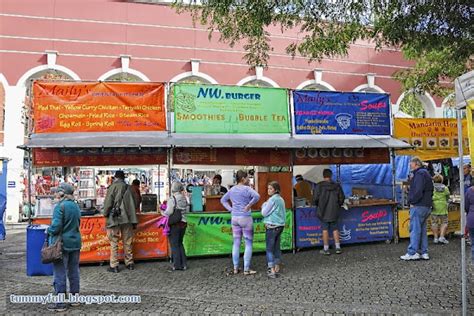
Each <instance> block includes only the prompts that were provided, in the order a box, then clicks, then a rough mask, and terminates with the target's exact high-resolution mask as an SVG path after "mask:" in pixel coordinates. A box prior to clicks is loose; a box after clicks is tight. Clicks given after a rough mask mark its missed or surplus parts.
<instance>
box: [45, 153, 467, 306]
mask: <svg viewBox="0 0 474 316" xmlns="http://www.w3.org/2000/svg"><path fill="white" fill-rule="evenodd" d="M410 167H411V170H412V172H411V176H410V190H409V202H410V243H409V245H408V249H407V253H406V254H405V255H403V256H401V257H400V258H401V259H402V260H406V261H408V260H420V259H422V260H429V259H430V257H429V254H428V235H427V223H428V218H429V217H431V223H432V227H431V229H432V232H433V238H434V239H433V241H434V243H436V244H438V243H439V244H447V243H448V240H447V239H446V233H447V224H448V222H447V221H448V220H447V218H448V201H449V196H450V193H449V189H448V188H447V187H446V186H445V185H444V184H443V177H442V176H441V175H439V174H437V175H435V176H434V177H432V176H431V175H430V174H429V172H428V171H427V169H426V167H425V166H424V164H423V162H422V161H421V160H420V159H419V158H416V157H415V158H413V159H412V160H411V162H410ZM464 170H465V192H466V203H465V205H466V213H467V230H468V231H469V233H470V236H471V238H473V239H474V187H472V184H473V183H472V176H471V167H470V165H466V166H465V167H464ZM114 178H115V180H114V182H113V183H112V184H111V185H110V187H109V188H108V190H107V196H106V198H105V204H104V210H103V212H104V213H103V215H104V216H105V217H106V224H107V236H108V239H109V241H110V245H111V251H110V263H109V267H108V269H107V270H108V271H109V272H112V273H119V272H120V268H119V260H118V244H119V241H120V239H122V242H123V246H124V259H125V260H124V261H125V267H126V268H127V269H129V270H134V269H135V264H134V260H133V253H132V240H133V235H134V231H135V229H136V228H137V224H138V220H137V215H136V213H137V211H138V210H139V206H140V201H139V197H140V194H139V192H140V190H139V187H138V186H139V185H140V182H139V181H133V182H132V185H131V186H129V185H127V183H126V182H125V174H124V173H123V171H117V172H116V173H115V176H114ZM303 181H305V180H304V179H303V178H302V177H298V178H297V185H296V186H295V190H299V191H300V192H299V193H298V194H301V195H302V196H306V197H305V198H306V199H311V202H312V203H313V205H316V206H317V216H318V218H319V219H320V220H321V223H322V231H323V245H324V246H323V249H322V250H321V253H322V254H323V255H330V254H331V252H330V245H329V233H330V231H332V233H333V239H334V249H335V253H336V254H341V253H342V249H341V244H340V238H339V230H338V221H339V218H340V216H341V212H342V207H343V204H344V200H345V196H344V193H343V190H342V188H341V185H340V184H339V183H337V182H335V181H334V180H333V173H332V171H331V170H330V169H325V170H324V171H323V181H321V182H320V183H318V184H317V186H316V188H315V190H314V191H311V193H312V194H311V196H309V194H308V193H307V192H306V191H308V189H309V188H308V187H307V186H306V184H304V183H303ZM236 182H237V184H236V185H234V186H233V187H232V188H231V189H230V190H228V191H227V189H226V188H224V187H222V188H223V189H222V190H221V193H222V198H221V203H222V205H223V206H224V207H225V209H227V211H229V212H230V213H231V218H232V219H231V225H232V235H233V247H232V264H233V267H232V270H231V271H230V273H229V274H232V275H237V274H239V273H242V274H243V275H245V276H248V275H254V274H256V273H257V271H256V270H254V269H252V264H251V262H252V252H253V236H254V226H253V218H252V213H251V209H252V207H253V206H254V205H255V204H256V203H257V202H258V201H259V200H260V195H259V194H258V192H256V191H255V190H254V189H253V188H252V187H251V186H250V185H249V184H250V179H249V175H248V173H247V172H246V171H244V170H239V171H237V173H236ZM212 183H213V184H215V185H220V184H221V183H222V178H221V177H220V176H219V175H216V176H215V177H214V178H213V180H212ZM298 183H299V184H300V185H298ZM224 189H225V190H224ZM267 193H268V196H269V199H268V200H267V201H266V202H265V203H263V205H262V209H261V214H262V216H263V222H264V224H265V228H266V231H265V236H266V258H267V276H268V277H269V278H272V279H273V278H277V277H278V276H279V275H280V273H281V259H282V257H281V248H280V243H281V236H282V232H283V231H284V229H285V212H286V207H285V201H284V199H283V198H282V197H281V194H280V193H281V187H280V184H279V183H278V182H275V181H272V182H270V183H268V186H267ZM55 194H56V198H57V199H58V200H59V203H58V204H57V206H56V208H55V210H54V214H53V219H52V223H51V226H50V227H49V228H48V230H47V233H48V235H49V239H50V244H53V243H54V242H55V241H56V240H57V238H58V237H59V236H61V237H62V240H63V259H62V260H61V261H58V262H55V263H54V289H55V292H56V293H66V290H67V289H66V279H68V280H69V286H70V289H69V292H70V293H72V294H75V293H79V289H80V286H79V284H80V277H79V253H80V249H81V235H80V230H79V223H80V210H79V207H78V205H77V203H75V201H74V186H72V185H71V184H69V183H67V182H63V183H60V184H59V186H58V188H57V189H56V190H55ZM189 211H190V203H189V199H188V197H187V191H186V188H185V186H184V185H183V183H182V182H181V181H174V182H173V183H172V186H171V192H170V197H169V199H168V203H167V205H166V207H165V208H164V209H162V214H163V215H164V216H165V217H166V219H167V221H168V226H169V234H168V238H169V242H170V246H171V262H172V265H171V267H170V269H169V271H170V272H176V271H185V270H187V269H188V265H187V260H186V252H185V248H184V246H183V240H184V236H185V233H186V228H187V220H186V217H187V214H188V212H189ZM242 238H243V240H244V244H245V251H244V255H243V270H241V262H240V261H241V260H240V246H241V243H242ZM472 252H473V259H474V247H473V248H472ZM473 262H474V261H473ZM48 308H49V309H50V310H54V311H63V310H65V309H67V306H66V305H65V304H62V303H55V304H52V305H50V306H49V307H48Z"/></svg>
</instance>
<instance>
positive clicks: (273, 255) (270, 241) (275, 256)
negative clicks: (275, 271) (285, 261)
mask: <svg viewBox="0 0 474 316" xmlns="http://www.w3.org/2000/svg"><path fill="white" fill-rule="evenodd" d="M284 228H285V227H284V226H278V227H275V228H267V230H266V231H265V241H266V244H267V262H268V267H269V268H274V267H275V265H276V264H280V262H281V249H280V240H281V233H282V232H283V229H284Z"/></svg>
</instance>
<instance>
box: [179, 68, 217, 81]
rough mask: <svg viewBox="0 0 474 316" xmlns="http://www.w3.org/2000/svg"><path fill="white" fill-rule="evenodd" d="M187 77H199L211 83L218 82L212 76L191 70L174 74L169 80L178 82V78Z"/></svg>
mask: <svg viewBox="0 0 474 316" xmlns="http://www.w3.org/2000/svg"><path fill="white" fill-rule="evenodd" d="M188 77H200V78H202V79H204V80H207V81H208V82H210V83H211V84H218V82H217V80H216V79H214V78H212V77H211V76H209V75H207V74H205V73H202V72H192V71H188V72H183V73H181V74H179V75H176V76H174V77H173V78H172V79H171V80H170V82H173V83H175V82H178V81H180V80H183V79H186V78H188Z"/></svg>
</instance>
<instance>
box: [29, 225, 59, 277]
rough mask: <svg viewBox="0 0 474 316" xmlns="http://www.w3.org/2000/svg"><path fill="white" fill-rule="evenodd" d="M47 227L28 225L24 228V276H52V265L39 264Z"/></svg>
mask: <svg viewBox="0 0 474 316" xmlns="http://www.w3.org/2000/svg"><path fill="white" fill-rule="evenodd" d="M47 228H48V225H29V226H28V227H27V228H26V275H28V276H35V275H53V264H52V263H49V264H42V263H41V248H43V244H44V240H45V238H46V234H45V231H46V229H47Z"/></svg>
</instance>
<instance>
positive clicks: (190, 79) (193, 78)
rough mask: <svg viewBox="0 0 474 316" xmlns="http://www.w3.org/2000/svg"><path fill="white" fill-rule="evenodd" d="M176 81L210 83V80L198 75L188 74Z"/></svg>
mask: <svg viewBox="0 0 474 316" xmlns="http://www.w3.org/2000/svg"><path fill="white" fill-rule="evenodd" d="M176 82H177V83H196V84H212V82H211V81H209V80H207V79H205V78H203V77H200V76H193V75H191V76H188V77H184V78H182V79H179V80H178V81H176Z"/></svg>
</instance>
